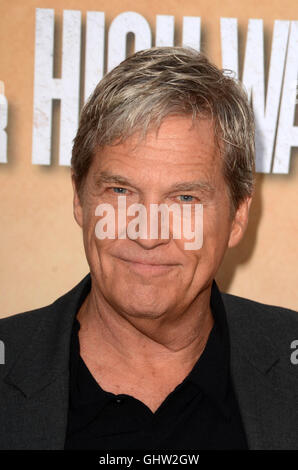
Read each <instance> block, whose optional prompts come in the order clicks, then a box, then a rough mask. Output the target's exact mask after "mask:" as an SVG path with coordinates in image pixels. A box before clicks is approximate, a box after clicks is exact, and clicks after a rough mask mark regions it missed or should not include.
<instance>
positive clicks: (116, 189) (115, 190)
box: [111, 187, 127, 194]
mask: <svg viewBox="0 0 298 470" xmlns="http://www.w3.org/2000/svg"><path fill="white" fill-rule="evenodd" d="M111 189H112V190H113V191H114V192H115V193H117V194H125V191H127V189H125V188H116V187H115V188H111Z"/></svg>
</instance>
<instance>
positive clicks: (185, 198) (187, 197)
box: [178, 194, 195, 202]
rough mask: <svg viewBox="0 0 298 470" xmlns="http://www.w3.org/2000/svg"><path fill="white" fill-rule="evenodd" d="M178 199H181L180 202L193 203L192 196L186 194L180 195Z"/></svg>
mask: <svg viewBox="0 0 298 470" xmlns="http://www.w3.org/2000/svg"><path fill="white" fill-rule="evenodd" d="M178 197H179V198H182V199H180V201H181V202H193V201H194V199H195V198H194V196H189V195H188V194H181V195H180V196H178Z"/></svg>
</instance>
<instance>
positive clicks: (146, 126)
mask: <svg viewBox="0 0 298 470" xmlns="http://www.w3.org/2000/svg"><path fill="white" fill-rule="evenodd" d="M253 172H254V126H253V117H252V112H251V110H250V107H249V105H248V103H247V100H246V96H245V94H244V92H243V91H242V90H241V87H240V85H239V84H237V83H236V82H235V81H234V80H233V79H232V78H230V77H228V76H226V75H224V74H223V73H222V72H221V71H219V70H218V69H217V68H216V67H215V66H214V65H212V64H210V63H209V61H208V60H207V59H206V58H205V57H204V56H202V55H200V54H199V53H197V52H195V51H192V50H188V49H184V48H171V47H169V48H153V49H150V50H146V51H141V52H138V53H136V54H134V55H133V56H132V57H130V58H128V59H127V60H125V61H124V62H123V63H122V64H120V65H119V66H118V67H116V68H115V69H114V70H112V71H111V72H110V73H109V74H107V75H106V76H105V77H104V79H103V80H102V81H101V82H100V83H99V84H98V86H97V88H96V89H95V91H94V93H93V94H92V96H91V97H90V99H89V101H88V102H87V104H86V105H85V107H84V109H83V111H82V115H81V120H80V125H79V129H78V132H77V136H76V138H75V141H74V146H73V155H72V183H73V189H74V217H75V219H76V221H77V223H78V224H79V225H80V227H82V233H83V241H84V247H85V252H86V257H87V260H88V263H89V266H90V274H88V275H87V276H86V277H85V278H84V279H83V280H82V281H81V282H80V283H79V284H78V285H77V286H76V287H74V288H73V289H72V290H71V291H70V292H69V293H67V294H66V295H64V296H63V297H61V298H59V299H58V300H57V301H56V302H54V303H53V304H52V305H50V306H48V307H45V308H41V309H38V310H35V311H32V312H26V313H24V314H19V315H15V316H13V317H10V318H7V319H3V320H2V321H1V322H0V337H1V339H2V340H3V342H4V344H5V351H6V363H5V366H2V367H1V374H2V378H1V390H0V393H1V395H0V396H1V405H2V406H1V420H0V422H1V433H0V444H1V448H6V449H88V448H89V449H109V450H112V449H127V450H129V449H180V450H187V449H293V448H295V449H297V448H298V426H297V423H298V411H297V407H296V406H295V404H297V397H298V368H297V367H298V366H297V365H295V364H293V362H291V360H290V357H291V352H292V351H291V344H292V341H293V340H295V339H296V338H295V336H296V337H297V334H298V317H297V313H295V312H293V311H289V310H285V309H282V308H278V307H270V306H266V305H263V304H259V303H256V302H252V301H250V300H245V299H241V298H237V297H234V296H231V295H225V294H220V292H219V290H218V288H217V285H216V283H215V281H214V278H215V275H216V273H217V271H218V268H219V266H220V264H221V261H222V259H223V256H224V254H225V252H226V250H227V248H229V247H233V246H235V245H236V244H237V243H239V241H240V240H241V238H242V237H243V234H244V232H245V229H246V226H247V221H248V213H249V207H250V203H251V198H252V194H253ZM119 204H120V205H119ZM121 204H122V206H121ZM124 204H125V207H126V208H127V213H126V214H124V216H125V217H124V218H123V214H120V209H121V207H124ZM134 205H137V207H138V208H139V212H142V217H140V218H139V219H137V222H136V221H135V225H134V228H135V230H133V228H132V227H133V225H130V227H129V224H130V223H132V222H133V220H132V216H133V215H134V212H133V210H132V208H134V207H136V206H134ZM162 205H163V206H162ZM172 206H173V207H174V208H175V210H174V212H172V213H171V214H172V215H171V214H170V211H169V212H168V216H169V219H168V223H169V233H168V236H162V229H163V224H165V218H164V219H162V217H161V221H160V220H159V219H158V222H160V223H159V225H158V227H157V232H156V233H157V236H155V237H154V236H150V235H152V233H153V231H154V230H153V229H155V228H156V227H154V224H155V222H156V219H155V222H154V220H153V218H152V217H151V216H152V214H153V209H154V208H156V207H158V208H159V209H160V210H161V209H162V207H167V208H170V207H171V208H172ZM140 208H142V210H141V209H140ZM182 209H183V210H185V212H183V211H182ZM197 209H198V210H197ZM199 210H202V211H203V212H202V214H203V217H202V218H199V217H198V218H197V219H196V216H197V215H198V214H199V213H200V212H199ZM175 211H176V212H175ZM177 214H178V215H179V214H180V215H181V214H182V219H180V220H179V219H177V220H178V222H177V220H176V222H175V216H176V215H177ZM126 216H127V217H126ZM197 222H200V223H197ZM187 223H189V227H190V228H191V229H192V231H191V233H192V234H193V237H194V238H195V237H196V235H198V231H199V230H201V235H202V243H201V244H200V243H199V245H198V246H197V247H196V246H195V247H194V245H187V243H189V239H190V237H189V236H188V235H187V234H186V233H185V231H183V230H182V231H181V234H180V235H179V228H180V229H181V226H183V228H185V227H186V225H187ZM175 224H176V225H175ZM137 225H138V227H137ZM112 229H115V230H114V233H116V234H117V235H115V236H113V233H112V232H113V230H112ZM126 229H127V230H126ZM128 229H129V230H128ZM174 229H177V230H176V232H175V230H174ZM174 232H175V233H174ZM177 234H178V235H177ZM199 238H200V237H199ZM187 240H188V242H187ZM189 247H190V248H189Z"/></svg>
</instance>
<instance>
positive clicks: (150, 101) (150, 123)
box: [71, 47, 255, 210]
mask: <svg viewBox="0 0 298 470" xmlns="http://www.w3.org/2000/svg"><path fill="white" fill-rule="evenodd" d="M228 72H229V71H225V70H219V69H218V68H217V67H216V66H215V65H213V64H211V63H210V62H209V60H208V59H207V58H206V57H205V56H204V55H203V54H201V53H199V52H197V51H195V50H193V49H190V48H184V47H155V48H151V49H146V50H143V51H140V52H137V53H135V54H134V55H132V56H130V57H128V58H127V59H126V60H124V61H123V62H121V64H120V65H118V66H117V67H115V68H114V69H113V70H111V71H110V72H109V73H108V74H106V75H105V76H104V78H103V79H102V80H101V81H100V82H99V83H98V85H97V86H96V88H95V90H94V92H93V93H92V95H91V96H90V98H89V99H88V101H87V103H86V104H85V106H84V107H83V109H82V112H81V117H80V123H79V128H78V131H77V135H76V137H75V139H74V145H73V151H72V159H71V166H72V170H73V173H74V178H75V183H76V188H77V191H78V193H79V195H81V191H82V188H83V183H84V180H85V177H86V176H87V173H88V170H89V168H90V165H91V163H92V159H93V156H94V153H95V151H96V150H98V148H103V147H104V146H105V145H113V144H115V143H120V142H123V141H124V140H125V139H126V138H127V137H129V136H131V135H132V134H134V133H135V132H139V133H140V135H142V136H143V137H145V136H146V133H147V132H148V130H149V128H150V129H151V128H156V129H158V128H159V126H160V124H161V122H162V120H163V119H164V118H166V117H167V116H170V115H191V116H192V118H193V119H199V118H203V117H211V118H212V120H213V125H214V135H215V140H216V142H217V143H218V145H219V148H220V154H221V156H222V158H223V173H224V178H225V181H226V184H227V187H228V189H229V194H230V199H231V206H232V208H233V209H234V210H235V209H237V208H238V207H239V204H240V203H241V202H242V201H243V200H244V199H245V198H246V197H248V196H251V195H252V193H253V186H254V170H255V146H254V118H253V112H252V110H251V107H250V105H249V103H248V101H247V96H246V94H245V92H244V90H243V88H242V86H241V84H240V83H239V82H237V81H236V80H235V79H234V78H233V77H232V76H229V75H228Z"/></svg>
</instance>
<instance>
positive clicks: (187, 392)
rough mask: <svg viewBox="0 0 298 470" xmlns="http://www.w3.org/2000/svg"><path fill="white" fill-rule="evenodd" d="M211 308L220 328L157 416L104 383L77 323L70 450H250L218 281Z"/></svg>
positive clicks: (72, 357) (215, 327)
mask: <svg viewBox="0 0 298 470" xmlns="http://www.w3.org/2000/svg"><path fill="white" fill-rule="evenodd" d="M210 305H211V310H212V314H213V316H214V325H213V328H212V330H211V332H210V335H209V338H208V341H207V343H206V346H205V349H204V351H203V353H202V355H201V356H200V358H199V359H198V361H197V362H196V364H195V365H194V367H193V369H192V370H191V372H190V373H189V374H188V376H187V377H186V378H185V379H184V380H183V382H182V383H180V384H179V385H178V386H177V387H176V388H175V389H174V390H173V391H172V392H171V393H170V394H169V395H168V396H167V398H166V399H165V400H164V401H163V403H162V404H161V405H160V406H159V408H158V409H157V410H156V411H155V412H154V413H153V412H152V411H151V410H150V409H149V408H148V407H147V406H146V405H145V404H144V403H142V402H141V401H140V400H138V399H136V398H134V397H132V396H129V395H125V394H121V395H115V394H113V393H110V392H108V391H105V390H103V389H102V388H101V387H100V386H99V385H98V383H97V382H96V381H95V379H94V378H93V376H92V375H91V373H90V372H89V369H88V368H87V366H86V365H85V363H84V361H83V360H82V358H81V356H80V346H79V339H78V331H79V329H80V324H79V322H78V320H77V319H75V321H74V325H73V331H72V339H71V351H70V400H69V412H68V426H67V434H66V441H65V449H97V450H117V449H122V450H123V449H126V450H132V449H134V450H138V449H144V450H145V449H146V450H169V449H171V450H187V449H188V450H202V449H247V442H246V437H245V432H244V428H243V424H242V421H241V416H240V413H239V408H238V403H237V400H236V397H235V394H234V391H233V386H232V382H231V377H230V365H229V360H230V354H229V335H228V326H227V321H226V313H225V309H224V305H223V302H222V299H221V295H220V292H219V290H218V288H217V286H216V283H215V282H213V286H212V293H211V304H210ZM78 309H79V306H78Z"/></svg>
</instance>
